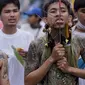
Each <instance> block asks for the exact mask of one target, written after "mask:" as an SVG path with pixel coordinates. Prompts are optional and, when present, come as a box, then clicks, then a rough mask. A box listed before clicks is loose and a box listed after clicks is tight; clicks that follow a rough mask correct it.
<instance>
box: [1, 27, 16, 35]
mask: <svg viewBox="0 0 85 85" xmlns="http://www.w3.org/2000/svg"><path fill="white" fill-rule="evenodd" d="M2 31H3V32H4V33H5V34H14V33H16V31H17V29H16V26H4V27H3V29H2Z"/></svg>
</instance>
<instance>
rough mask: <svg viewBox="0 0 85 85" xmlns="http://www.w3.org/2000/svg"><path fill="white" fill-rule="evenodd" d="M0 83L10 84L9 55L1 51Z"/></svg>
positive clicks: (0, 84)
mask: <svg viewBox="0 0 85 85" xmlns="http://www.w3.org/2000/svg"><path fill="white" fill-rule="evenodd" d="M0 85H10V84H9V79H8V56H7V55H6V54H5V53H3V52H1V51H0Z"/></svg>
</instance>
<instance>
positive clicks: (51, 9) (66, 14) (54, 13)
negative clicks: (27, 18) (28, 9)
mask: <svg viewBox="0 0 85 85" xmlns="http://www.w3.org/2000/svg"><path fill="white" fill-rule="evenodd" d="M70 9H71V8H70V3H69V2H68V1H67V0H61V7H60V8H59V0H50V1H49V2H48V3H46V4H45V5H44V7H43V16H44V17H46V22H47V24H49V25H50V26H51V27H53V28H56V29H57V28H64V27H65V24H66V23H68V22H69V20H71V19H70V18H72V17H71V15H70ZM60 12H61V13H60ZM60 14H61V15H60Z"/></svg>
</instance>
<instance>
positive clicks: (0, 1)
mask: <svg viewBox="0 0 85 85" xmlns="http://www.w3.org/2000/svg"><path fill="white" fill-rule="evenodd" d="M10 3H13V4H14V5H16V6H17V7H18V9H20V2H19V0H0V14H1V12H2V9H3V8H4V7H5V6H6V5H7V4H10Z"/></svg>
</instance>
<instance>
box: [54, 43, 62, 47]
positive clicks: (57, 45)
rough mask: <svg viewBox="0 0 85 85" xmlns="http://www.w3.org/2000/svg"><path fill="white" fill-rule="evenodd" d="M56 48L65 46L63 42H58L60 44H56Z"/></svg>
mask: <svg viewBox="0 0 85 85" xmlns="http://www.w3.org/2000/svg"><path fill="white" fill-rule="evenodd" d="M55 47H56V48H61V47H63V45H62V44H60V43H58V44H56V46H55Z"/></svg>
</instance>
